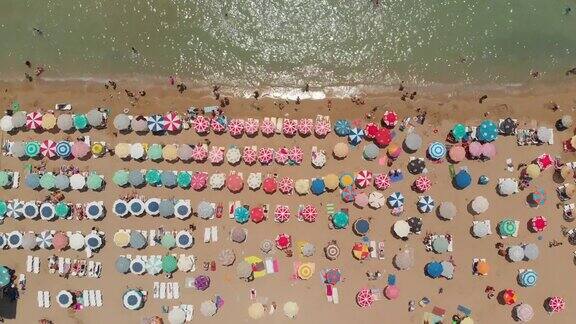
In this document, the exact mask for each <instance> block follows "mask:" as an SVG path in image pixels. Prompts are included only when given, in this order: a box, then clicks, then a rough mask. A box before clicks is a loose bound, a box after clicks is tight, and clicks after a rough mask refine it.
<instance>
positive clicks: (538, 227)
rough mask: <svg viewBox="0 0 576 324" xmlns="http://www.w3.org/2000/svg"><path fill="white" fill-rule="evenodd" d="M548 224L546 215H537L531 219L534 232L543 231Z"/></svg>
mask: <svg viewBox="0 0 576 324" xmlns="http://www.w3.org/2000/svg"><path fill="white" fill-rule="evenodd" d="M547 225H548V220H546V217H544V216H536V217H533V218H532V219H530V227H531V228H532V230H533V231H534V232H542V231H543V230H544V229H545V228H546V226H547Z"/></svg>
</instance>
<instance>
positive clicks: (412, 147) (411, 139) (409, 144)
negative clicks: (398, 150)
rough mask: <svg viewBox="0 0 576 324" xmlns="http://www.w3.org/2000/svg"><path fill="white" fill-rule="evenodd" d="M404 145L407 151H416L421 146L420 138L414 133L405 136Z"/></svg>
mask: <svg viewBox="0 0 576 324" xmlns="http://www.w3.org/2000/svg"><path fill="white" fill-rule="evenodd" d="M404 145H405V146H406V148H407V149H408V150H409V151H416V150H418V149H419V148H420V146H422V137H420V135H418V134H416V133H410V134H408V135H407V136H406V139H405V140H404Z"/></svg>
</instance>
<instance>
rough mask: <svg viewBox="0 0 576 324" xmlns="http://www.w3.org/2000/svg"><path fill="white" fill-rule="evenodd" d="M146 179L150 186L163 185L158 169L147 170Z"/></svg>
mask: <svg viewBox="0 0 576 324" xmlns="http://www.w3.org/2000/svg"><path fill="white" fill-rule="evenodd" d="M144 179H145V180H146V183H147V184H148V185H151V186H157V185H159V184H160V183H161V178H160V171H159V170H156V169H148V170H146V174H145V175H144Z"/></svg>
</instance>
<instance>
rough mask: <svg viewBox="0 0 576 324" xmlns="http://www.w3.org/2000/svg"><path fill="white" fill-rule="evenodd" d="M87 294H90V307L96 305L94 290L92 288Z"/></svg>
mask: <svg viewBox="0 0 576 324" xmlns="http://www.w3.org/2000/svg"><path fill="white" fill-rule="evenodd" d="M89 295H90V306H92V307H94V306H96V292H95V291H94V290H90V291H89Z"/></svg>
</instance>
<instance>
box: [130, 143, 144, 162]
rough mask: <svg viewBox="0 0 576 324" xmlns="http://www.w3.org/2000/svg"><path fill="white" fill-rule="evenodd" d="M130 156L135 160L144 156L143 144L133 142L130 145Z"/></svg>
mask: <svg viewBox="0 0 576 324" xmlns="http://www.w3.org/2000/svg"><path fill="white" fill-rule="evenodd" d="M130 156H131V157H132V158H133V159H135V160H139V159H141V158H143V157H144V146H143V145H142V143H133V144H131V145H130Z"/></svg>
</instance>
